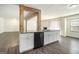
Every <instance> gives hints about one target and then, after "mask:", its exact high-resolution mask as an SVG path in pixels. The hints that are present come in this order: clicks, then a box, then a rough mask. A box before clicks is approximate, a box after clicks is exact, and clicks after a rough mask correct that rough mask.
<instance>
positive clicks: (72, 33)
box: [61, 15, 79, 38]
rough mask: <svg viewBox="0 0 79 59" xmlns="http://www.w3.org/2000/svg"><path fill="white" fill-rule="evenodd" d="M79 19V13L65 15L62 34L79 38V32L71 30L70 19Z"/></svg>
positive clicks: (62, 22)
mask: <svg viewBox="0 0 79 59" xmlns="http://www.w3.org/2000/svg"><path fill="white" fill-rule="evenodd" d="M73 19H75V20H76V19H79V15H74V16H69V17H63V18H62V19H61V35H62V36H71V37H76V38H79V32H75V31H71V26H70V21H71V20H73Z"/></svg>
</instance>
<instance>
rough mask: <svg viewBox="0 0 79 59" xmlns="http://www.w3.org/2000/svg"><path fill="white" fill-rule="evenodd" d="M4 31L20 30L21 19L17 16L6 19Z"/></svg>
mask: <svg viewBox="0 0 79 59" xmlns="http://www.w3.org/2000/svg"><path fill="white" fill-rule="evenodd" d="M4 20H5V21H4V31H5V32H16V31H19V20H18V19H16V18H7V19H4Z"/></svg>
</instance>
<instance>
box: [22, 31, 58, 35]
mask: <svg viewBox="0 0 79 59" xmlns="http://www.w3.org/2000/svg"><path fill="white" fill-rule="evenodd" d="M53 31H54V32H55V31H59V30H47V31H30V32H20V33H21V34H26V33H34V32H53Z"/></svg>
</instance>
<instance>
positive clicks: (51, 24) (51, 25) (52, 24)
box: [41, 19, 60, 30]
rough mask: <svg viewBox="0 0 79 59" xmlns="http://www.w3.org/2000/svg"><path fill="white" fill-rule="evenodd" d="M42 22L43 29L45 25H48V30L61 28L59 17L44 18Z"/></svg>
mask: <svg viewBox="0 0 79 59" xmlns="http://www.w3.org/2000/svg"><path fill="white" fill-rule="evenodd" d="M41 24H42V26H41V29H42V30H43V27H47V28H48V30H59V24H60V21H59V20H58V19H49V20H43V21H42V22H41Z"/></svg>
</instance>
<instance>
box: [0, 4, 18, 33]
mask: <svg viewBox="0 0 79 59" xmlns="http://www.w3.org/2000/svg"><path fill="white" fill-rule="evenodd" d="M0 17H1V18H0V32H15V31H19V6H18V5H8V4H7V5H6V4H5V5H4V4H3V5H0ZM2 19H3V20H2ZM3 22H4V23H3Z"/></svg>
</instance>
